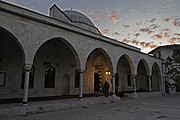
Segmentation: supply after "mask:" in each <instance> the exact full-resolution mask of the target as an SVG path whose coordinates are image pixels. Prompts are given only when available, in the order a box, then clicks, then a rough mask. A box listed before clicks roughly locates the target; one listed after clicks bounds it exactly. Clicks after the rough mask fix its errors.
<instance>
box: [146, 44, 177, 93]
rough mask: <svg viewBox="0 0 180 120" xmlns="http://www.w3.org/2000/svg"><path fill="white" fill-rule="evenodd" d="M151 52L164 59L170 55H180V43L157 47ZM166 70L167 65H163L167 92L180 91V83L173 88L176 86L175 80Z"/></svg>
mask: <svg viewBox="0 0 180 120" xmlns="http://www.w3.org/2000/svg"><path fill="white" fill-rule="evenodd" d="M149 54H151V55H153V56H155V57H158V58H161V59H163V60H166V59H167V58H168V57H171V56H172V55H178V56H180V45H178V44H175V45H165V46H159V47H157V48H156V49H154V50H152V51H151V52H149ZM166 71H167V68H165V66H163V72H164V73H163V74H164V80H165V83H166V93H172V94H174V93H175V92H176V91H180V86H179V85H178V86H177V85H176V89H172V88H175V87H174V84H175V81H173V80H172V79H170V78H169V76H168V75H165V73H166ZM168 84H169V85H168ZM168 86H169V87H168ZM168 89H169V90H168Z"/></svg>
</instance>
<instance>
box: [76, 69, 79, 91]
mask: <svg viewBox="0 0 180 120" xmlns="http://www.w3.org/2000/svg"><path fill="white" fill-rule="evenodd" d="M79 82H80V72H79V71H75V88H79Z"/></svg>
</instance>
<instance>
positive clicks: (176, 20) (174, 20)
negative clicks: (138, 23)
mask: <svg viewBox="0 0 180 120" xmlns="http://www.w3.org/2000/svg"><path fill="white" fill-rule="evenodd" d="M164 21H165V22H166V23H169V24H172V25H173V26H175V27H180V18H179V17H177V16H173V17H169V18H165V19H164Z"/></svg>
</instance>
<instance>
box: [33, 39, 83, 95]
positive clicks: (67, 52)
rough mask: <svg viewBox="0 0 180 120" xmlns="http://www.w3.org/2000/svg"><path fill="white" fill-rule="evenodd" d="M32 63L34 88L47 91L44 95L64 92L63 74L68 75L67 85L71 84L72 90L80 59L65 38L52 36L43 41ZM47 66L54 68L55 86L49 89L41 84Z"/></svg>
mask: <svg viewBox="0 0 180 120" xmlns="http://www.w3.org/2000/svg"><path fill="white" fill-rule="evenodd" d="M33 65H34V67H35V69H36V71H35V82H34V83H35V85H36V89H39V91H40V92H43V93H45V92H44V91H48V92H46V93H45V94H44V95H45V96H49V95H60V94H64V93H63V91H64V90H62V88H63V85H62V81H63V78H64V77H63V76H64V75H68V76H69V78H68V79H69V81H70V82H69V84H70V85H69V86H71V88H69V89H70V90H72V91H73V90H74V79H75V71H76V70H77V69H80V61H79V56H78V55H77V52H76V51H75V49H74V48H73V47H72V45H71V44H70V43H69V42H68V41H66V40H65V39H63V38H52V39H50V40H47V41H45V42H44V43H43V44H42V45H41V46H40V47H39V49H38V50H37V52H36V54H35V57H34V61H33ZM48 66H52V67H54V68H55V69H56V73H55V87H54V88H52V89H51V90H48V89H45V88H44V86H43V85H44V69H45V68H46V67H48ZM38 85H41V86H38ZM40 92H39V93H37V95H39V94H41V93H40ZM69 93H71V91H69ZM77 93H78V91H77ZM77 93H75V94H77Z"/></svg>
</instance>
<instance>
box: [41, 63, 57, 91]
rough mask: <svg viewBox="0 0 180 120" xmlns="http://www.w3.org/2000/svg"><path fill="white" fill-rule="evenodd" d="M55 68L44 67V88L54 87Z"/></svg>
mask: <svg viewBox="0 0 180 120" xmlns="http://www.w3.org/2000/svg"><path fill="white" fill-rule="evenodd" d="M55 71H56V70H55V68H54V67H52V66H49V67H46V68H45V84H44V87H45V88H54V87H55Z"/></svg>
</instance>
